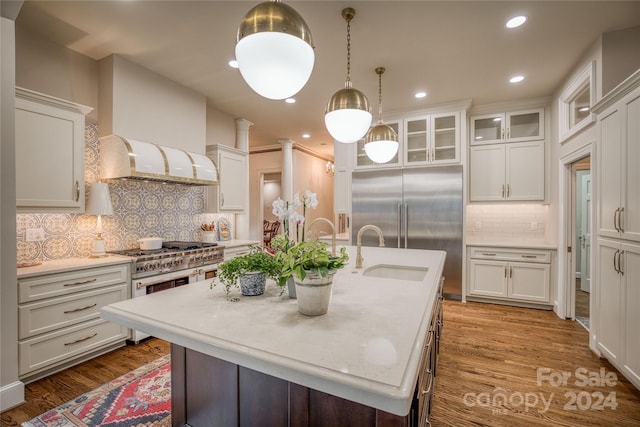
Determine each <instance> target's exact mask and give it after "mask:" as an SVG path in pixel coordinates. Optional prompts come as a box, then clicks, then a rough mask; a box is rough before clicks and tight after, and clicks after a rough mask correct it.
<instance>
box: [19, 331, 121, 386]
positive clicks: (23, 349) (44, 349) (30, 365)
mask: <svg viewBox="0 0 640 427" xmlns="http://www.w3.org/2000/svg"><path fill="white" fill-rule="evenodd" d="M127 336H128V329H127V328H125V327H124V326H120V325H117V324H115V323H111V322H107V321H106V320H102V319H95V320H91V321H89V322H86V323H82V324H80V325H76V326H73V327H70V328H67V329H64V330H62V331H57V332H52V333H49V334H44V335H39V336H38V337H35V338H31V339H28V340H24V341H19V342H18V350H19V351H18V353H19V355H20V357H19V369H18V373H19V375H25V374H28V373H31V372H33V371H36V370H38V369H42V368H46V367H51V366H54V365H57V364H60V363H63V362H66V361H68V360H69V359H72V358H73V357H77V356H81V355H83V354H85V353H87V352H90V351H92V350H97V349H99V348H101V347H103V346H105V345H107V344H109V343H112V342H116V341H118V340H124V339H126V338H127Z"/></svg>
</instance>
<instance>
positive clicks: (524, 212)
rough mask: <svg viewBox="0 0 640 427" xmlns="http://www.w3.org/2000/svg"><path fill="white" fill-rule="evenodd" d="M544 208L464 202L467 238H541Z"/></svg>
mask: <svg viewBox="0 0 640 427" xmlns="http://www.w3.org/2000/svg"><path fill="white" fill-rule="evenodd" d="M547 210H548V207H547V206H545V205H534V204H531V205H525V204H523V205H508V204H504V203H503V204H499V205H476V204H471V205H467V218H466V221H467V232H466V234H467V239H470V240H476V241H489V240H493V241H495V240H511V239H513V240H515V239H518V240H522V241H544V238H545V225H546V221H547ZM534 228H535V230H534Z"/></svg>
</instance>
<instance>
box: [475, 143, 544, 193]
mask: <svg viewBox="0 0 640 427" xmlns="http://www.w3.org/2000/svg"><path fill="white" fill-rule="evenodd" d="M544 164H545V160H544V141H531V142H518V143H514V144H490V145H480V146H473V147H471V148H470V150H469V169H470V170H471V172H470V174H469V179H470V182H469V199H470V201H472V202H492V201H535V200H537V201H543V200H544V190H545V177H544V171H545V167H544Z"/></svg>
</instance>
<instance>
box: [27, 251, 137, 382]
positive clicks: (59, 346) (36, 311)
mask: <svg viewBox="0 0 640 427" xmlns="http://www.w3.org/2000/svg"><path fill="white" fill-rule="evenodd" d="M129 274H130V273H129V262H128V261H127V262H126V264H116V265H109V266H101V267H90V268H83V269H72V270H69V271H65V272H58V273H43V274H39V275H34V276H29V277H24V278H19V279H18V360H19V363H18V374H19V376H20V378H21V379H22V380H30V379H36V378H39V377H42V376H44V375H47V374H49V373H51V372H53V371H54V370H59V369H62V368H65V367H67V366H71V365H72V364H75V363H79V362H81V361H83V360H86V359H87V358H88V357H92V356H93V355H95V354H98V353H100V352H105V351H109V350H111V349H112V348H115V347H118V346H121V345H123V344H124V342H125V340H126V339H127V338H129V330H128V329H127V328H125V327H124V326H120V325H117V324H115V323H111V322H107V321H105V320H102V319H101V318H100V309H101V308H102V307H104V306H105V305H108V304H112V303H115V302H118V301H122V300H125V299H127V298H128V297H129V286H130V279H129Z"/></svg>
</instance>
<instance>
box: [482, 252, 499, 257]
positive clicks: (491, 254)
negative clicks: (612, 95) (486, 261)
mask: <svg viewBox="0 0 640 427" xmlns="http://www.w3.org/2000/svg"><path fill="white" fill-rule="evenodd" d="M482 255H484V256H496V254H493V253H491V252H482Z"/></svg>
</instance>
